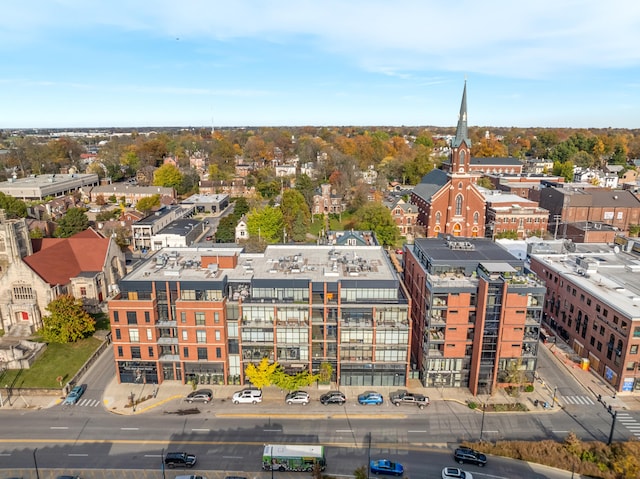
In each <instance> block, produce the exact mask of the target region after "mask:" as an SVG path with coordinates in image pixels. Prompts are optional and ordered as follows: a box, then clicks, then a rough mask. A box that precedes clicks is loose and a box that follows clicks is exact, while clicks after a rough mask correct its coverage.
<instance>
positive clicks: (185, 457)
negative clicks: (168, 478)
mask: <svg viewBox="0 0 640 479" xmlns="http://www.w3.org/2000/svg"><path fill="white" fill-rule="evenodd" d="M164 464H165V466H167V467H171V468H173V467H193V466H195V464H196V456H194V455H193V454H187V453H186V452H168V453H167V455H166V456H164Z"/></svg>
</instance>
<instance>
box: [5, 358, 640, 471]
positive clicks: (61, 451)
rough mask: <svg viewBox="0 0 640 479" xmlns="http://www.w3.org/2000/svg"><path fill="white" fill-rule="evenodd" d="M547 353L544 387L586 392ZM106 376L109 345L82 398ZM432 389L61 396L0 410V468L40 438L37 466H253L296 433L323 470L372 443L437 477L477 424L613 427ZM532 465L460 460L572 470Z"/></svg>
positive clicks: (379, 454)
mask: <svg viewBox="0 0 640 479" xmlns="http://www.w3.org/2000/svg"><path fill="white" fill-rule="evenodd" d="M543 349H544V348H543ZM547 360H550V358H545V357H544V356H541V359H540V361H541V362H540V371H541V374H542V377H543V378H544V380H545V381H546V382H547V384H548V386H549V387H550V388H551V387H553V388H554V389H555V388H556V385H558V386H557V387H558V389H560V388H563V396H569V395H572V396H581V395H584V394H587V393H588V392H587V391H585V390H584V388H582V386H581V385H580V384H578V383H576V382H575V381H573V382H572V380H573V378H572V377H564V376H563V375H562V371H560V372H558V371H556V369H557V368H555V369H554V368H552V366H550V365H549V364H548V363H547V362H545V361H547ZM112 377H113V352H112V350H111V349H108V350H107V352H106V353H105V355H104V356H103V357H101V358H100V360H99V361H98V362H97V363H96V364H95V365H94V366H93V367H92V369H91V371H90V378H87V379H86V380H84V381H83V382H85V383H87V384H88V386H89V388H88V390H87V393H86V394H87V396H86V398H88V399H96V400H99V399H100V398H101V397H102V391H103V390H104V388H105V387H106V385H107V384H108V382H109V381H110V380H111V378H112ZM550 390H551V389H550ZM552 393H553V390H551V393H550V394H552ZM435 396H436V395H434V397H432V405H431V406H430V407H429V408H427V409H425V410H423V411H421V410H419V409H417V408H411V407H406V408H396V407H393V406H391V405H390V404H388V403H386V404H384V405H383V406H380V407H376V406H370V407H366V409H365V410H366V411H367V412H369V411H370V414H366V415H362V411H363V406H358V405H356V404H347V405H345V406H322V405H320V404H315V403H314V404H310V405H308V406H299V405H298V406H295V405H294V406H286V405H284V404H282V403H280V402H278V403H274V402H272V401H265V402H264V403H262V404H259V405H233V404H231V403H230V402H229V401H219V400H218V401H216V400H214V402H213V403H212V404H208V405H202V404H200V405H198V406H197V407H198V408H199V409H200V414H197V415H190V416H178V415H174V414H166V413H163V410H164V411H165V412H166V411H168V412H171V411H172V410H177V409H179V408H182V407H184V406H185V405H184V403H182V402H181V401H180V400H175V401H173V402H172V403H169V404H166V405H164V406H163V408H161V409H158V410H154V411H151V412H147V413H144V414H140V415H134V416H118V415H114V414H112V413H110V412H108V411H107V410H105V409H104V407H103V406H102V404H101V403H100V404H96V405H94V406H93V407H81V406H62V405H57V406H54V407H51V408H48V409H41V410H19V411H20V412H18V410H15V411H0V421H1V422H2V434H1V435H0V458H1V459H0V468H7V470H20V469H22V468H30V467H32V465H33V463H34V452H33V451H34V449H36V448H37V449H38V450H37V461H38V464H39V466H40V467H41V468H57V469H58V470H66V469H69V468H71V469H72V470H82V469H94V470H99V469H136V470H158V468H159V464H160V459H161V457H162V452H163V450H164V451H167V450H168V449H173V450H186V451H188V452H193V453H195V454H197V455H198V457H199V463H198V466H197V470H202V471H242V470H247V471H248V472H252V471H258V470H259V467H260V457H261V450H262V446H263V445H264V444H266V443H272V442H273V443H288V442H293V443H309V444H324V445H326V446H327V448H328V449H327V451H328V453H327V454H328V463H329V468H328V473H329V474H332V475H337V476H340V475H351V474H352V473H353V470H354V469H355V468H356V467H358V465H362V464H366V462H367V461H366V458H367V457H368V455H369V453H370V454H371V457H372V458H373V459H379V458H389V459H392V460H397V461H399V462H401V463H403V464H404V465H405V467H406V468H407V475H408V476H409V477H420V478H428V477H440V476H439V474H440V470H441V469H442V467H445V466H452V465H454V463H453V460H452V458H451V452H452V449H453V447H455V445H456V444H458V443H459V442H460V441H461V440H477V439H479V438H480V435H481V434H482V436H483V438H484V439H487V440H493V441H495V440H500V439H524V440H539V439H547V438H555V439H558V440H562V439H564V437H566V435H567V433H568V432H569V431H572V432H575V433H576V434H577V435H578V436H579V437H582V438H585V439H596V440H600V441H606V440H607V438H608V436H609V433H610V426H611V417H610V415H609V414H608V413H607V412H606V410H605V409H604V408H603V407H602V405H600V404H599V403H597V402H596V403H595V404H588V403H585V404H573V405H571V406H570V407H569V406H567V407H565V408H564V409H563V410H562V411H559V412H555V413H549V412H544V411H540V412H539V413H514V414H507V413H501V414H489V413H487V414H485V415H483V414H482V413H481V412H479V411H472V410H470V409H469V408H468V407H466V406H465V405H463V404H459V403H456V402H450V401H442V400H438V399H437V398H436V397H435ZM634 414H636V415H637V413H634ZM483 416H484V417H483ZM638 419H640V417H638ZM369 434H371V439H372V440H371V450H370V451H369V449H368V447H367V446H368V435H369ZM629 437H630V432H629V431H628V430H626V429H625V428H624V427H621V426H620V425H619V426H618V427H617V428H616V430H615V434H614V440H624V439H628V438H629ZM531 467H537V466H529V465H527V464H523V463H520V462H517V461H509V460H506V459H502V458H492V460H491V461H490V464H489V466H488V467H486V468H484V469H480V468H477V467H475V466H465V469H468V470H470V471H471V472H473V474H474V477H479V478H481V479H483V478H490V479H500V478H507V477H527V478H538V477H539V478H542V477H568V476H566V475H564V476H563V475H562V474H559V475H558V474H556V473H553V472H552V471H547V470H542V471H541V470H535V471H533V470H531ZM0 477H2V474H0ZM43 477H48V476H43ZM168 477H170V478H172V477H174V476H173V475H170V476H168ZM276 479H280V478H279V477H278V478H276Z"/></svg>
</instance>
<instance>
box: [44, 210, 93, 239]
mask: <svg viewBox="0 0 640 479" xmlns="http://www.w3.org/2000/svg"><path fill="white" fill-rule="evenodd" d="M88 227H89V218H87V214H86V213H85V210H84V209H83V208H69V209H68V210H67V213H66V214H65V215H64V216H63V217H62V218H60V220H59V221H58V227H57V228H56V229H55V231H54V232H53V235H54V236H55V237H56V238H68V237H69V236H73V235H74V234H76V233H79V232H80V231H84V230H86V229H87V228H88Z"/></svg>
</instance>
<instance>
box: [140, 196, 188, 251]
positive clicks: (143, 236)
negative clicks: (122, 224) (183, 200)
mask: <svg viewBox="0 0 640 479" xmlns="http://www.w3.org/2000/svg"><path fill="white" fill-rule="evenodd" d="M194 214H195V207H194V206H193V205H175V206H162V207H161V208H160V209H159V210H157V211H154V212H153V213H151V214H150V215H149V216H147V217H145V218H143V219H141V220H139V221H136V222H135V223H133V224H132V225H131V235H132V236H133V243H132V246H133V249H134V251H136V250H141V251H157V250H159V249H161V248H163V247H164V246H166V241H165V239H164V238H156V236H157V235H158V234H159V233H160V232H161V231H162V230H163V229H165V228H167V227H169V226H170V225H171V223H173V222H174V221H176V220H178V219H182V218H190V217H192V216H193V215H194Z"/></svg>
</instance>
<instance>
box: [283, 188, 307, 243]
mask: <svg viewBox="0 0 640 479" xmlns="http://www.w3.org/2000/svg"><path fill="white" fill-rule="evenodd" d="M280 210H281V211H282V221H283V222H284V225H285V227H286V228H287V233H288V235H289V236H290V237H291V236H293V225H294V222H296V220H298V215H299V214H300V215H302V222H303V224H304V225H305V226H306V227H307V229H308V227H309V224H310V223H311V211H310V210H309V207H308V206H307V202H306V201H305V199H304V196H302V193H300V192H299V191H298V190H295V189H288V190H285V191H284V193H283V194H282V202H281V203H280ZM305 234H306V232H305Z"/></svg>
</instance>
